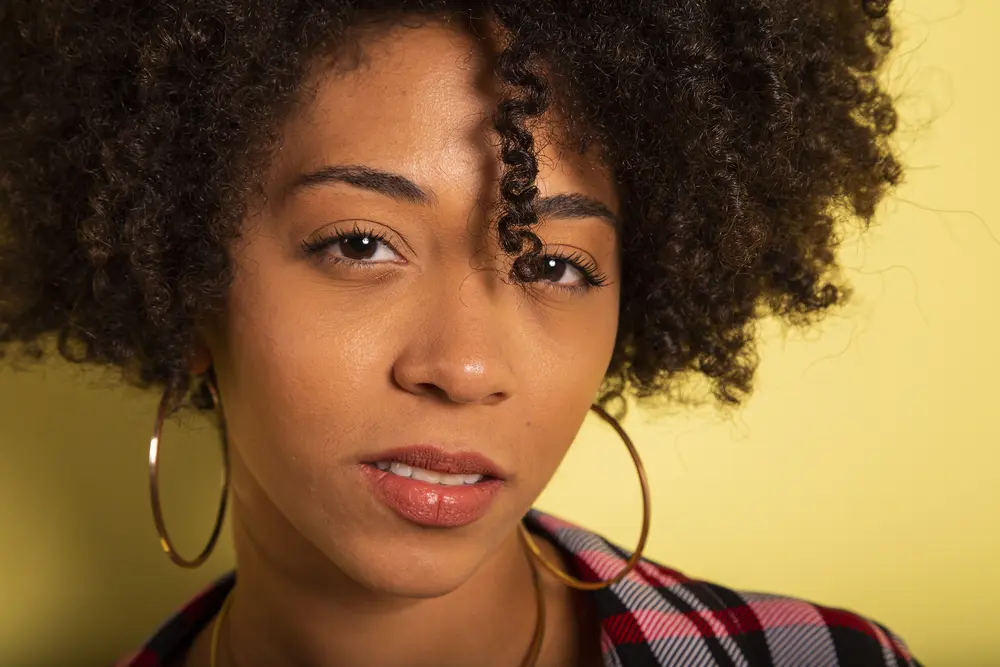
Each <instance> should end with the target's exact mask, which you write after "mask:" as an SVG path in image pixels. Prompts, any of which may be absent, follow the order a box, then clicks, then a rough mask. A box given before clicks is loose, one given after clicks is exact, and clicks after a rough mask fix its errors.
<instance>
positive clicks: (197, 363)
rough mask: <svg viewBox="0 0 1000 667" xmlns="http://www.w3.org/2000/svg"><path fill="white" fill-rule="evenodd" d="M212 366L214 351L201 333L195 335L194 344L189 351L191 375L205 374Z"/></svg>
mask: <svg viewBox="0 0 1000 667" xmlns="http://www.w3.org/2000/svg"><path fill="white" fill-rule="evenodd" d="M211 367H212V352H211V350H209V349H208V345H206V344H205V340H204V338H202V336H201V334H198V335H196V336H195V341H194V345H193V346H192V348H191V350H190V352H189V353H188V369H189V370H190V371H191V375H195V376H197V375H204V374H205V373H207V372H208V369H209V368H211Z"/></svg>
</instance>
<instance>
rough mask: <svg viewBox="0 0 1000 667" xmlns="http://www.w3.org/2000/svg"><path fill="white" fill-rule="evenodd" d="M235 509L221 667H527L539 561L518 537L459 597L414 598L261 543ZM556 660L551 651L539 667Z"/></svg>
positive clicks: (301, 551) (305, 553)
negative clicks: (233, 571)
mask: <svg viewBox="0 0 1000 667" xmlns="http://www.w3.org/2000/svg"><path fill="white" fill-rule="evenodd" d="M233 509H234V522H233V537H234V543H235V547H236V553H237V561H238V563H239V576H238V584H237V587H236V589H235V590H234V593H233V600H232V603H231V605H230V609H229V612H228V615H227V618H226V619H225V621H224V623H223V625H222V627H221V628H220V630H221V638H222V641H221V642H220V650H219V660H218V662H219V664H218V667H255V666H257V665H275V664H282V665H290V666H291V665H296V666H300V667H326V666H328V665H329V666H331V667H332V666H333V665H362V664H363V665H380V666H384V667H424V666H426V667H431V666H434V667H465V666H467V665H469V664H471V663H474V664H477V665H482V666H483V667H490V666H491V665H496V666H497V667H512V666H515V665H520V664H521V661H522V659H523V657H524V655H525V653H526V652H527V650H528V647H529V644H530V643H531V638H532V635H533V633H534V628H535V624H536V622H537V620H538V619H537V614H536V611H535V608H536V593H535V587H534V584H533V582H532V569H531V564H530V561H529V560H528V559H529V558H530V556H529V555H528V554H527V552H526V550H525V548H524V547H523V545H522V543H521V542H520V538H519V537H518V535H517V532H516V530H515V531H512V532H511V534H510V535H509V536H508V538H507V539H505V540H504V541H503V543H502V545H501V548H500V549H498V550H497V551H496V552H495V553H494V554H493V555H492V556H491V558H490V559H489V560H488V561H486V562H484V563H483V564H482V566H480V567H479V568H478V569H477V570H476V572H475V574H474V575H473V576H472V577H471V578H470V579H468V580H467V581H466V582H465V583H463V584H462V585H461V586H460V587H459V588H457V589H456V590H454V591H452V592H450V593H448V594H446V595H443V596H440V597H436V598H431V599H409V598H398V597H394V596H390V595H386V594H382V593H378V592H373V591H370V590H367V589H365V588H363V587H362V586H360V585H359V584H357V583H356V582H354V581H352V580H351V579H349V578H348V577H347V576H345V575H344V574H343V573H342V572H340V571H339V570H338V569H337V568H336V567H334V566H333V565H332V564H331V563H330V562H329V561H328V560H327V559H325V558H323V557H322V555H321V554H319V553H317V552H310V550H309V549H308V548H302V547H301V546H300V547H299V548H296V547H295V546H293V545H292V544H288V543H287V542H286V543H284V544H282V542H280V541H278V542H276V541H274V540H270V539H269V540H266V541H265V540H262V539H258V538H257V536H255V534H254V532H253V529H252V528H251V527H250V526H248V525H247V524H246V523H245V522H243V521H241V520H240V512H239V507H238V505H237V506H236V507H234V508H233ZM273 544H282V549H281V552H280V554H279V553H274V552H273V548H271V549H269V548H268V547H266V546H265V545H273ZM546 588H547V589H549V590H551V588H552V587H551V586H546ZM555 616H556V617H557V618H558V617H559V616H560V614H559V613H558V612H557V613H556V614H555ZM553 620H555V619H553ZM563 624H564V623H563ZM549 627H550V631H551V627H552V626H551V624H550V625H549ZM553 634H554V635H555V636H557V637H558V636H560V635H562V634H564V632H560V631H558V630H557V631H556V632H554V633H553ZM556 643H558V642H553V641H552V640H551V638H549V640H548V641H546V643H545V645H544V646H545V648H546V649H548V648H549V646H553V647H555V644H556ZM556 650H557V651H558V652H562V650H560V649H558V648H556ZM547 661H548V660H547V659H546V658H545V656H544V650H543V659H542V660H540V661H539V665H542V664H544V663H545V662H547Z"/></svg>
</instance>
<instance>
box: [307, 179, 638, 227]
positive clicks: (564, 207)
mask: <svg viewBox="0 0 1000 667" xmlns="http://www.w3.org/2000/svg"><path fill="white" fill-rule="evenodd" d="M334 183H344V184H346V185H351V186H353V187H356V188H360V189H362V190H368V191H369V192H374V193H376V194H380V195H383V196H386V197H390V198H392V199H396V200H398V201H402V202H404V203H407V204H421V205H424V206H426V205H429V204H431V203H433V202H434V201H435V197H434V195H433V193H432V192H429V191H427V190H425V189H424V188H422V187H420V186H419V185H417V184H416V183H414V182H413V181H411V180H410V179H408V178H406V177H405V176H402V175H400V174H394V173H392V172H389V171H383V170H381V169H375V168H373V167H366V166H363V165H329V166H325V167H321V168H320V169H317V170H315V171H311V172H308V173H304V174H300V175H299V176H297V177H296V178H295V180H294V181H292V183H291V185H290V186H289V188H288V193H289V194H290V193H291V192H294V191H295V190H298V189H302V188H313V187H318V186H323V185H330V184H334ZM535 212H536V213H537V214H538V217H539V218H564V219H582V218H599V219H601V220H604V221H605V222H607V223H609V224H611V225H612V226H617V225H618V216H616V215H615V214H614V213H613V212H612V211H611V209H609V208H608V207H607V206H606V205H605V204H603V203H602V202H600V201H598V200H597V199H594V198H593V197H589V196H587V195H584V194H581V193H578V192H576V193H572V194H558V195H553V196H551V197H538V198H536V199H535Z"/></svg>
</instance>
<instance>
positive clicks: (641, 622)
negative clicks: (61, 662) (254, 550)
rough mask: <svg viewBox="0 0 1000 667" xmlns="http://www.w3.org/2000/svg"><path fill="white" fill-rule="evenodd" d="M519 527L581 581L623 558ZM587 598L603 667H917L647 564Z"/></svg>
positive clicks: (160, 653) (545, 525) (197, 601)
mask: <svg viewBox="0 0 1000 667" xmlns="http://www.w3.org/2000/svg"><path fill="white" fill-rule="evenodd" d="M525 522H526V524H527V526H528V527H529V528H530V529H531V530H532V531H533V532H537V533H541V534H543V535H547V536H548V537H549V538H550V539H551V541H552V542H553V543H554V544H555V545H556V546H557V547H559V548H560V549H561V550H562V551H563V552H564V553H565V554H566V555H567V557H568V562H570V563H573V564H574V566H575V570H576V572H575V574H576V575H577V576H578V577H580V578H581V579H584V580H589V581H597V580H601V579H608V578H611V577H612V576H614V574H615V573H617V572H619V571H620V570H621V568H622V567H623V565H624V564H625V561H626V560H627V559H628V555H629V554H628V552H627V551H624V550H623V549H621V548H619V547H617V546H615V545H613V544H611V543H610V542H608V541H607V540H605V539H604V538H602V537H600V536H598V535H595V534H593V533H590V532H587V531H585V530H582V529H580V528H578V527H577V526H574V525H572V524H569V523H566V522H564V521H562V520H560V519H557V518H555V517H553V516H550V515H547V514H543V513H542V512H539V511H537V510H532V511H531V512H529V513H528V515H527V516H526V517H525ZM234 584H235V574H229V575H227V576H225V577H223V578H222V579H220V580H219V581H217V582H216V583H215V584H214V585H213V586H211V587H210V588H209V589H208V590H206V591H204V592H202V593H201V594H200V595H198V596H197V597H196V598H194V600H192V601H191V602H190V603H188V604H187V605H186V606H185V607H184V608H183V609H182V610H181V611H180V612H179V613H178V614H177V615H175V616H174V617H173V618H171V619H170V620H169V621H167V623H165V624H164V625H163V626H161V628H160V629H159V630H158V631H157V632H156V634H154V635H153V637H152V638H151V639H150V640H149V642H148V643H147V644H146V645H145V646H144V647H143V648H142V649H141V650H140V651H139V652H138V653H136V654H134V655H132V656H131V657H129V658H127V659H125V660H124V661H123V662H121V663H119V667H162V665H164V664H167V663H168V662H170V661H171V660H173V659H174V658H175V657H177V656H178V655H180V654H181V653H182V652H183V651H184V650H185V649H186V648H187V647H188V646H189V645H190V643H191V641H192V640H193V639H194V637H195V635H197V634H198V633H199V632H200V631H201V630H202V629H203V628H204V627H205V626H207V625H208V623H209V622H210V621H211V619H212V618H213V617H214V616H215V614H216V613H217V612H218V610H219V608H220V606H221V605H222V601H223V600H224V599H225V597H226V595H227V594H228V593H229V590H230V589H231V588H232V587H233V585H234ZM588 595H590V599H591V600H592V601H593V604H594V605H595V608H596V609H597V612H598V615H599V617H600V621H601V648H602V651H603V654H604V664H605V666H606V667H640V666H641V667H668V666H669V667H711V666H727V667H730V666H731V667H765V666H767V667H837V666H841V665H842V666H844V667H876V666H878V667H889V666H892V667H904V666H905V667H920V663H919V662H917V660H916V659H915V658H913V657H912V656H911V655H910V652H909V650H908V649H907V647H906V644H905V643H904V642H903V641H902V640H901V639H900V638H899V637H897V636H896V635H894V634H893V633H892V632H891V631H889V630H888V629H887V628H886V627H884V626H882V625H880V624H878V623H876V622H874V621H871V620H868V619H865V618H862V617H860V616H858V615H856V614H854V613H851V612H849V611H845V610H842V609H831V608H828V607H821V606H819V605H815V604H811V603H809V602H805V601H802V600H798V599H794V598H788V597H781V596H776V595H765V594H761V593H740V592H736V591H732V590H729V589H727V588H723V587H721V586H718V585H715V584H711V583H708V582H704V581H697V580H693V579H689V578H687V577H685V576H684V575H683V574H681V573H679V572H677V571H675V570H671V569H669V568H666V567H663V566H662V565H659V564H657V563H654V562H651V561H648V560H643V561H641V562H640V563H639V565H638V566H637V567H636V569H635V570H634V571H633V572H632V573H631V574H630V575H629V576H627V577H626V578H625V579H623V580H622V581H620V582H618V583H617V584H615V585H614V586H611V587H610V588H606V589H603V590H599V591H594V592H592V593H588Z"/></svg>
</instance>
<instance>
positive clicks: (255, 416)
mask: <svg viewBox="0 0 1000 667" xmlns="http://www.w3.org/2000/svg"><path fill="white" fill-rule="evenodd" d="M372 302H373V300H372V299H367V298H365V297H364V295H362V294H358V295H357V298H353V297H351V296H348V298H346V299H345V298H341V299H338V300H337V301H336V303H334V300H333V299H331V298H330V296H329V292H327V291H326V290H323V289H317V285H316V282H315V281H313V280H310V279H309V278H308V277H305V278H302V277H300V276H297V275H295V274H294V273H292V274H289V273H284V274H279V275H271V276H270V277H269V279H265V277H264V276H260V275H259V274H255V273H253V272H250V271H244V272H240V271H238V272H237V276H236V280H235V281H234V284H233V286H232V288H231V291H230V300H229V309H228V315H229V317H228V321H227V327H226V329H227V331H226V334H225V335H226V340H225V345H224V349H225V353H224V356H225V363H224V366H225V369H224V370H225V378H226V380H227V383H226V384H227V386H226V387H224V389H223V390H224V394H225V395H224V399H228V400H227V407H226V411H227V415H230V413H231V416H230V420H231V422H232V427H231V430H232V435H233V440H234V442H237V443H239V446H240V447H241V449H251V448H252V449H254V450H263V453H262V454H261V456H266V457H267V458H268V459H269V460H275V461H278V460H279V459H280V460H281V462H282V464H284V462H285V461H289V460H290V461H292V462H298V463H299V464H301V466H300V467H301V468H303V469H304V470H308V471H312V473H313V474H316V475H320V474H322V473H323V471H324V470H327V469H329V468H330V467H332V466H333V465H334V464H335V463H336V461H337V460H338V457H339V455H340V453H339V451H338V442H337V440H338V438H337V437H336V436H338V435H339V436H341V437H342V436H343V435H344V434H345V433H350V432H357V431H358V430H359V429H365V428H368V427H369V426H370V425H368V424H366V423H365V419H366V415H367V414H368V413H369V410H366V408H370V406H371V405H372V402H373V401H374V400H376V398H375V395H376V394H378V393H379V392H380V391H383V390H384V389H383V387H384V383H385V381H386V376H387V373H386V368H387V367H388V365H389V362H388V359H389V357H390V356H391V355H392V346H391V344H389V341H387V340H386V339H385V338H384V337H382V338H380V337H379V332H380V331H381V332H384V331H385V325H386V322H385V315H384V313H380V312H379V311H378V310H377V309H375V308H373V307H372V306H371V305H366V304H371V303H372ZM376 341H378V342H379V343H380V344H377V345H376V344H374V342H376ZM220 381H222V378H221V377H220ZM247 454H248V455H251V456H252V455H253V454H252V453H251V452H247Z"/></svg>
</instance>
